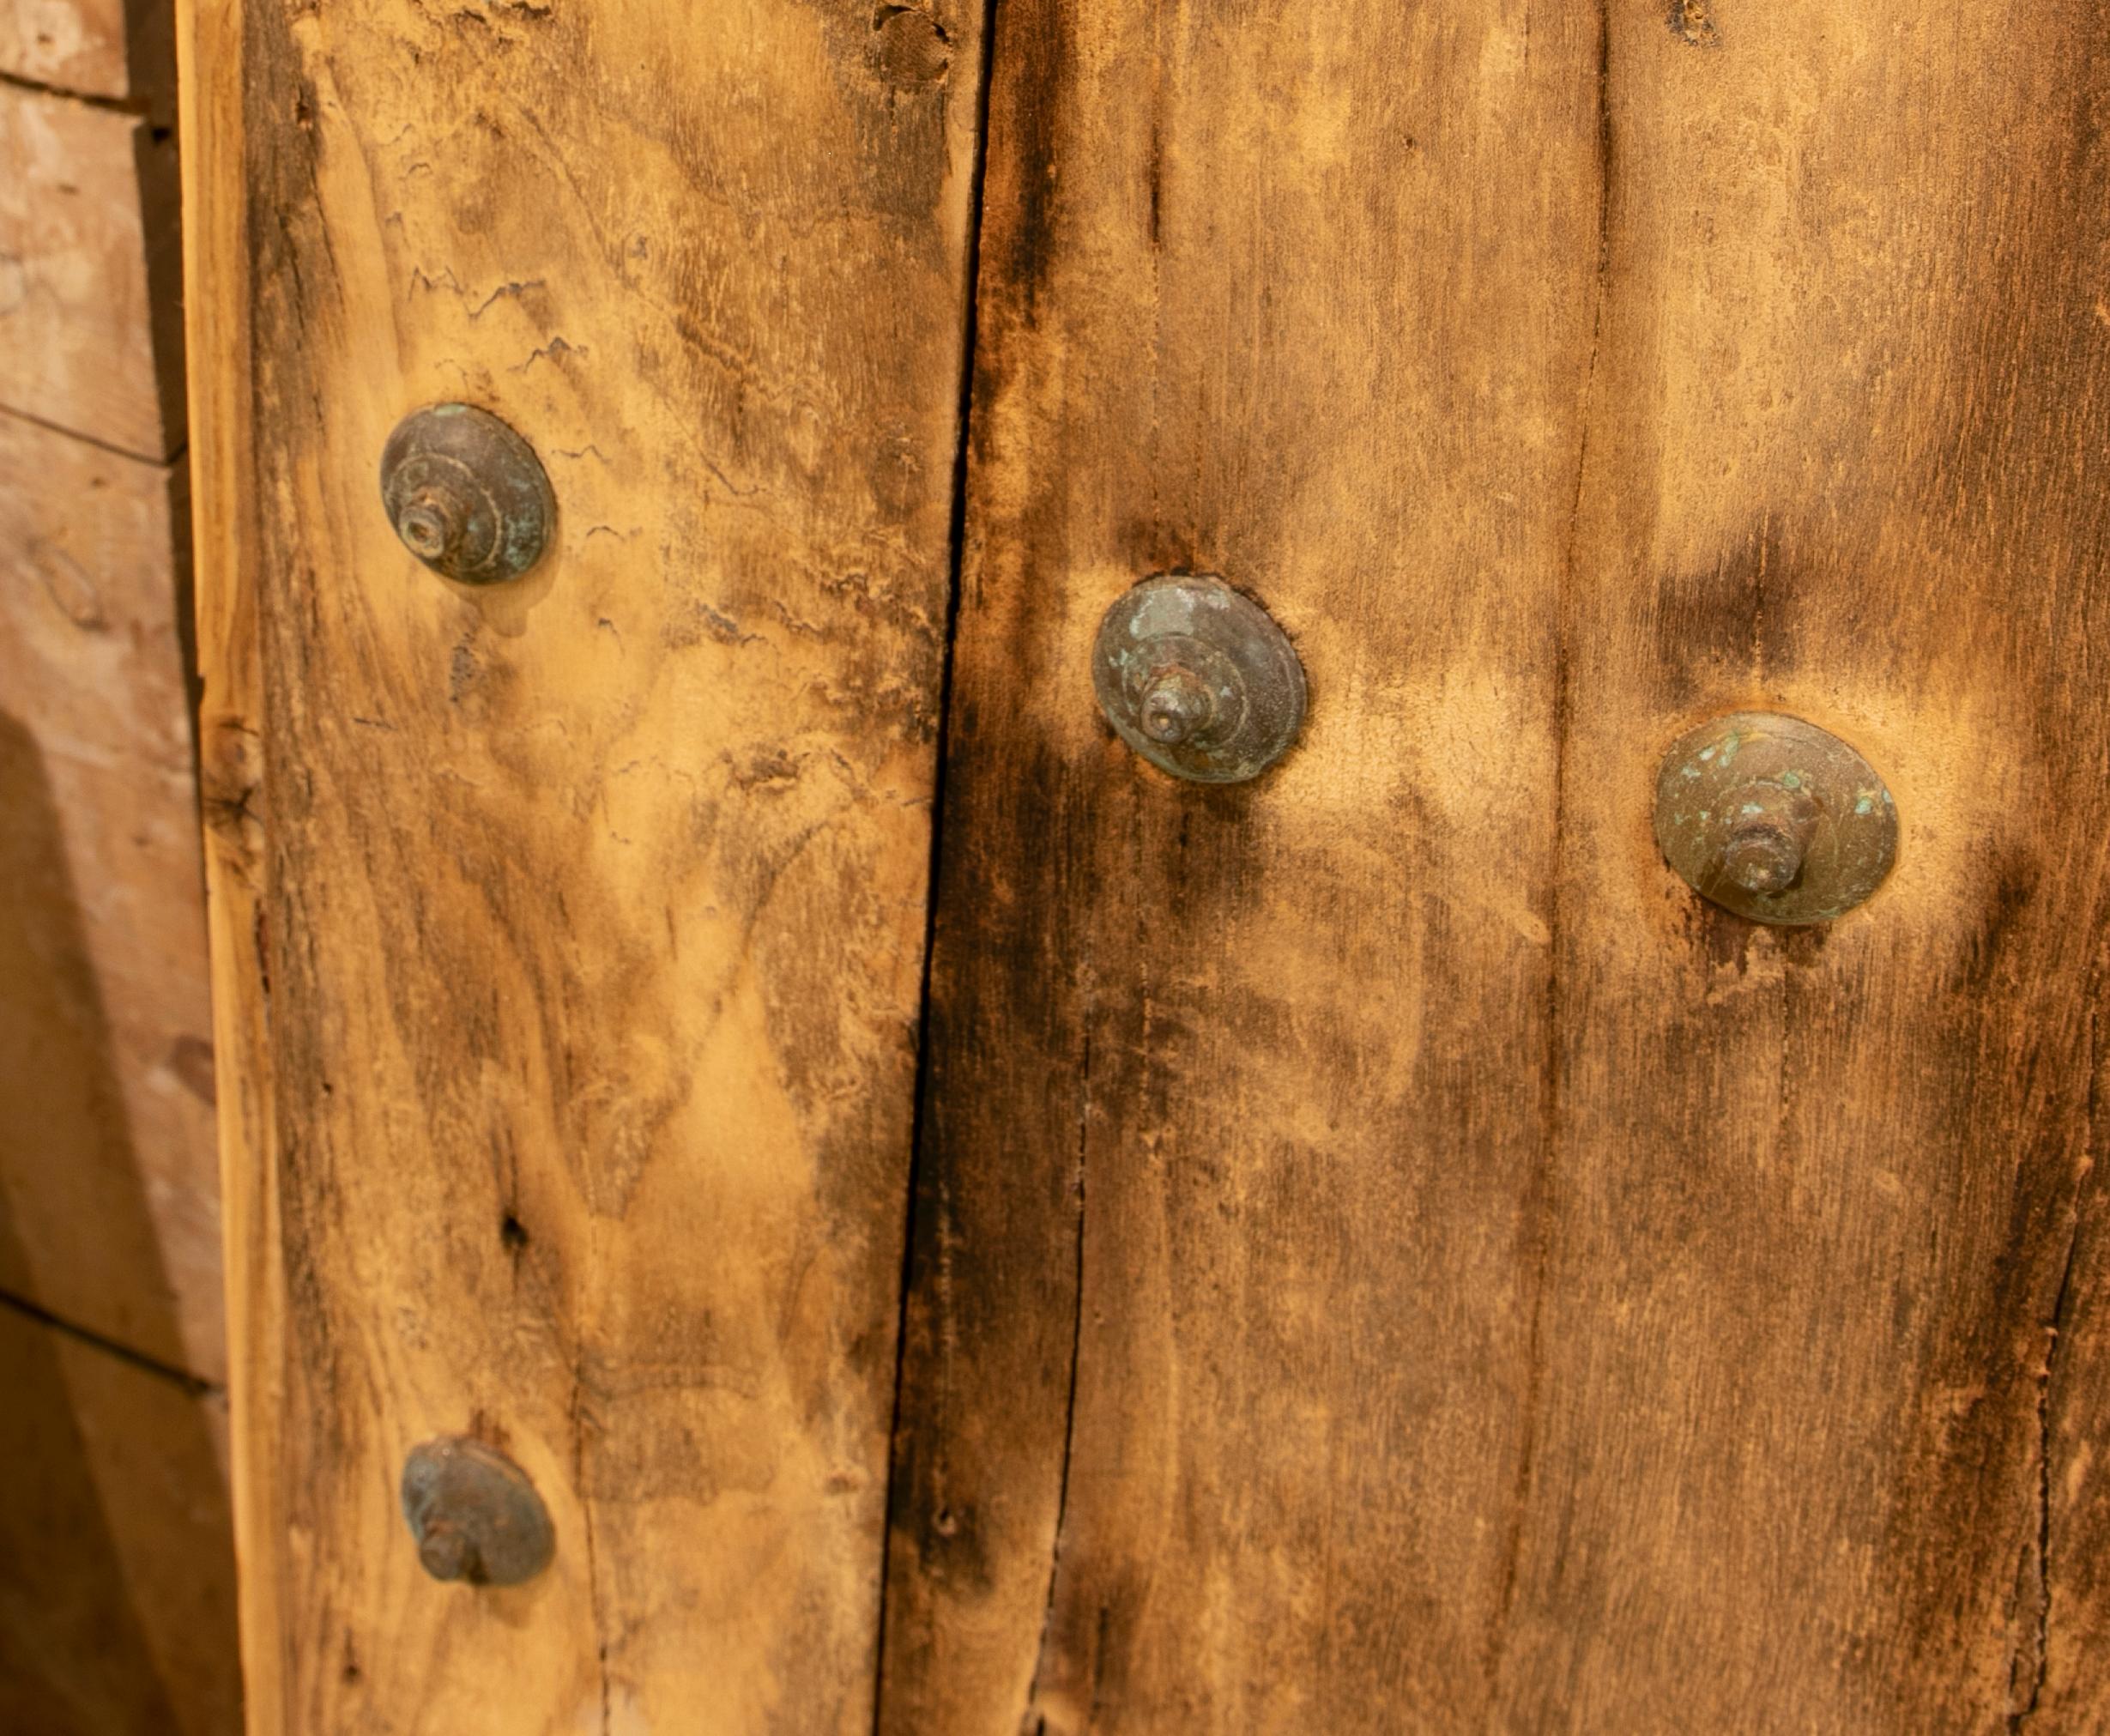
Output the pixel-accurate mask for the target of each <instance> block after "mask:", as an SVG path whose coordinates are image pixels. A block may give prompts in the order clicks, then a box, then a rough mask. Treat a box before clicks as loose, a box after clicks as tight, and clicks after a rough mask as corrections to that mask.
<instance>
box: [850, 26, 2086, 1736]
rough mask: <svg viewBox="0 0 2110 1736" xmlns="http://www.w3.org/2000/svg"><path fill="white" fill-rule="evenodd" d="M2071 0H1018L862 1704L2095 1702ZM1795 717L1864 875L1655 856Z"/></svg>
mask: <svg viewBox="0 0 2110 1736" xmlns="http://www.w3.org/2000/svg"><path fill="white" fill-rule="evenodd" d="M2100 35H2101V12H2100V9H2099V8H2097V7H2095V6H2094V5H2093V4H2090V3H2085V0H2059V3H2053V4H2051V5H2043V4H2023V3H2020V0H2014V3H2008V0H1998V3H1994V4H1992V5H1965V4H1962V3H1956V4H1944V5H1941V6H1938V7H1935V8H1932V9H1923V10H1922V11H1921V12H1920V13H1919V14H1916V15H1914V14H1908V13H1903V12H1900V11H1899V10H1897V9H1889V10H1887V11H1883V10H1879V11H1872V12H1854V11H1852V10H1850V9H1847V10H1842V9H1840V8H1838V7H1836V6H1833V5H1826V4H1819V3H1816V0H1793V3H1788V4H1781V5H1761V4H1758V3H1756V0H1712V3H1709V4H1708V5H1707V6H1705V7H1701V6H1698V5H1683V6H1678V7H1675V8H1670V9H1666V7H1665V6H1664V5H1663V4H1662V3H1660V0H1611V3H1608V4H1606V5H1605V6H1604V7H1602V8H1573V9H1564V10H1563V9H1548V8H1545V7H1537V8H1533V7H1530V6H1527V5H1525V4H1522V3H1517V4H1504V3H1497V0H1490V3H1488V4H1484V5H1476V6H1472V7H1466V8H1448V9H1395V8H1381V7H1377V6H1374V5H1373V6H1369V7H1359V6H1357V7H1350V8H1347V9H1345V11H1344V10H1343V9H1339V8H1336V9H1330V10H1327V11H1324V12H1321V11H1320V10H1318V9H1310V8H1305V9H1291V8H1285V7H1276V6H1246V7H1236V8H1230V7H1226V8H1215V9H1188V8H1156V7H1152V6H1145V5H1138V6H1134V7H1119V8H1110V9H1109V8H1098V9H1079V8H1064V7H1058V6H1056V5H1054V4H1052V3H1046V4H1043V3H1031V0H1006V3H1005V4H1004V6H1003V7H1002V8H1001V10H1000V13H999V24H998V29H997V33H996V39H995V43H994V45H993V56H994V66H995V85H994V92H995V94H994V99H993V104H992V116H993V118H992V134H991V145H990V163H991V169H990V179H989V201H988V209H989V216H988V228H987V239H986V242H985V246H984V251H983V272H982V303H981V315H982V328H981V330H982V348H981V351H980V354H979V355H978V358H977V366H978V384H977V392H976V402H975V406H974V425H973V438H972V445H973V451H974V455H975V468H974V473H973V477H972V481H971V486H970V523H969V538H970V540H969V550H968V562H967V574H966V587H965V591H964V596H963V601H962V610H961V625H960V639H959V652H958V656H959V668H958V708H957V711H956V715H955V722H954V728H953V731H952V744H951V753H952V759H951V761H950V764H949V766H948V773H947V777H948V791H949V793H950V794H949V800H948V811H947V815H946V833H945V844H944V864H943V868H942V873H941V881H940V908H939V926H938V952H937V955H936V959H935V979H934V996H935V1005H934V1025H933V1030H934V1052H933V1056H932V1067H931V1082H932V1083H931V1093H930V1097H929V1099H928V1140H927V1141H926V1144H925V1146H924V1149H923V1151H922V1159H921V1169H920V1173H919V1183H918V1189H917V1201H916V1228H915V1234H914V1238H913V1244H912V1271H911V1306H910V1336H909V1339H908V1342H907V1346H906V1351H907V1357H908V1363H907V1366H906V1369H905V1371H904V1406H903V1421H902V1427H901V1431H900V1437H899V1449H898V1465H897V1473H896V1474H897V1490H896V1497H895V1515H896V1516H895V1524H894V1527H893V1529H892V1555H891V1558H890V1566H889V1591H890V1604H889V1624H888V1629H887V1646H886V1663H885V1669H886V1674H885V1689H884V1702H883V1708H884V1714H883V1719H882V1722H883V1725H884V1727H886V1728H887V1729H889V1730H892V1731H899V1732H904V1733H905V1732H910V1731H913V1732H916V1733H919V1736H947V1733H952V1732H964V1731H974V1732H984V1731H986V1732H992V1733H1002V1736H1011V1733H1013V1732H1015V1731H1018V1730H1019V1729H1021V1728H1024V1729H1026V1730H1030V1731H1042V1732H1046V1733H1055V1732H1078V1731H1083V1730H1086V1729H1089V1730H1091V1731H1094V1732H1112V1731H1165V1730H1175V1729H1176V1730H1182V1731H1192V1730H1220V1731H1225V1732H1230V1731H1236V1732H1241V1733H1243V1732H1253V1731H1262V1730H1281V1731H1297V1732H1303V1731H1309V1730H1371V1731H1376V1730H1383V1731H1388V1732H1391V1731H1402V1730H1430V1731H1450V1730H1457V1729H1463V1728H1481V1727H1488V1728H1497V1729H1515V1730H1545V1729H1587V1730H1603V1731H1620V1732H1641V1731H1666V1732H1668V1731H1690V1730H1709V1731H1749V1732H1754V1733H1756V1732H1777V1731H1782V1730H1797V1731H1805V1730H1806V1731H1838V1732H1842V1733H1843V1732H1854V1733H1866V1732H1896V1733H1907V1732H1911V1733H1920V1732H1930V1731H1980V1730H1998V1729H2006V1728H2010V1727H2042V1728H2047V1729H2075V1730H2079V1729H2095V1728H2100V1727H2105V1726H2106V1724H2110V1674H2106V1672H2104V1671H2103V1669H2102V1668H2101V1648H2102V1645H2103V1643H2104V1641H2105V1639H2106V1637H2107V1636H2106V1631H2105V1630H2106V1628H2107V1627H2110V1578H2107V1577H2106V1575H2105V1572H2104V1570H2103V1569H2102V1567H2101V1559H2102V1556H2103V1548H2102V1534H2103V1533H2102V1525H2103V1523H2104V1522H2105V1500H2104V1497H2103V1495H2102V1493H2101V1491H2100V1489H2099V1488H2098V1487H2097V1486H2096V1485H2097V1484H2098V1482H2099V1480H2100V1470H2099V1461H2100V1456H2101V1455H2100V1450H2099V1447H2098V1444H2097V1443H2098V1442H2099V1440H2100V1437H2101V1427H2102V1425H2103V1423H2104V1418H2105V1410H2104V1406H2103V1405H2102V1403H2101V1400H2100V1399H2099V1398H2098V1397H2097V1396H2096V1394H2097V1391H2098V1389H2099V1388H2101V1384H2102V1382H2101V1375H2100V1370H2099V1368H2098V1364H2099V1363H2100V1361H2101V1354H2100V1352H2098V1350H2097V1349H2096V1340H2095V1334H2098V1333H2099V1332H2100V1328H2101V1323H2102V1322H2103V1320H2104V1318H2105V1315H2104V1305H2105V1302H2106V1298H2110V1267H2106V1264H2105V1244H2104V1242H2103V1239H2102V1229H2101V1221H2100V1212H2101V1207H2100V1205H2099V1203H2098V1201H2097V1198H2096V1194H2095V1189H2093V1187H2092V1186H2091V1185H2090V1183H2089V1175H2090V1169H2091V1164H2092V1163H2093V1152H2094V1149H2095V1146H2094V1140H2093V1134H2092V1129H2091V1126H2090V1121H2091V1116H2098V1115H2099V1114H2100V1111H2099V1110H2096V1109H2095V1104H2097V1103H2098V1102H2099V1101H2100V1098H2099V1094H2098V1092H2097V1090H2096V1081H2098V1080H2101V1078H2102V1077H2103V1064H2102V1059H2101V1042H2100V1038H2099V1034H2098V1031H2097V1013H2096V1011H2095V1006H2096V1001H2095V993H2096V977H2097V975H2098V971H2099V965H2100V961H2101V956H2102V940H2101V936H2102V934H2103V932H2104V922H2103V919H2104V914H2105V913H2104V910H2103V908H2102V895H2103V873H2104V866H2105V856H2106V850H2105V846H2104V843H2103V840H2104V838H2106V837H2107V836H2110V813H2106V811H2105V810H2106V808H2107V807H2110V781H2107V780H2106V771H2110V752H2107V751H2106V750H2107V748H2110V742H2107V741H2106V739H2105V737H2106V731H2107V729H2110V725H2107V724H2106V721H2105V712H2104V708H2103V706H2102V703H2101V670H2102V668H2103V665H2104V661H2105V652H2106V646H2105V645H2104V644H2103V636H2104V634H2105V632H2106V631H2110V628H2107V627H2106V624H2105V620H2104V610H2103V577H2102V574H2103V561H2104V557H2105V520H2104V510H2105V509H2104V505H2103V502H2104V500H2105V498H2106V497H2105V494H2104V491H2103V490H2102V488H2101V486H2100V478H2099V476H2098V474H2097V473H2098V471H2099V470H2100V469H2101V455H2102V452H2103V451H2104V449H2105V445H2106V440H2105V436H2106V432H2110V429H2107V428H2106V415H2105V408H2104V407H2105V397H2104V393H2103V384H2104V378H2105V368H2106V361H2105V352H2104V342H2105V339H2104V332H2105V329H2106V326H2110V312H2106V311H2105V306H2104V298H2103V292H2102V289H2101V284H2100V282H2099V281H2098V280H2099V278H2100V275H2101V271H2100V268H2101V260H2102V258H2103V257H2104V252H2105V249H2104V239H2105V236H2104V229H2105V218H2104V215H2103V213H2104V210H2105V209H2106V208H2105V201H2104V197H2103V196H2104V191H2105V188H2104V184H2103V182H2104V162H2103V156H2102V150H2101V144H2100V142H2099V136H2098V123H2099V119H2100V112H2101V109H2102V106H2103V104H2104V100H2105V94H2104V78H2103V73H2102V70H2101V57H2100V52H2099V39H2100ZM1176 566H1193V567H1194V568H1197V569H1200V570H1204V571H1212V572H1222V573H1224V574H1225V575H1226V576H1228V577H1230V578H1232V579H1233V580H1234V582H1236V583H1239V584H1242V585H1244V586H1246V587H1248V589H1250V590H1252V592H1253V593H1254V594H1255V596H1258V597H1260V598H1261V600H1262V601H1264V602H1267V604H1268V606H1269V607H1270V608H1272V609H1273V610H1274V611H1275V613H1276V614H1277V615H1278V617H1279V619H1280V620H1282V621H1283V622H1284V624H1285V626H1287V627H1288V628H1289V630H1290V631H1291V632H1292V634H1294V635H1295V636H1296V637H1297V640H1298V642H1299V644H1300V645H1301V646H1302V648H1303V652H1304V656H1305V661H1306V666H1307V668H1308V670H1309V675H1310V679H1311V683H1312V691H1313V709H1312V715H1311V721H1310V724H1309V736H1308V739H1307V742H1306V745H1305V746H1304V747H1303V749H1302V750H1301V751H1300V752H1299V753H1297V755H1295V756H1293V757H1292V758H1291V759H1290V760H1289V761H1287V762H1285V765H1283V766H1282V767H1281V768H1280V769H1279V771H1278V772H1277V773H1275V774H1274V775H1273V776H1272V777H1270V778H1269V779H1268V780H1267V781H1266V782H1264V783H1261V784H1258V785H1256V786H1254V787H1253V788H1251V789H1248V790H1245V791H1241V792H1230V793H1220V792H1219V793H1212V792H1205V791H1201V790H1199V789H1182V788H1180V787H1178V786H1176V785H1174V784H1171V783H1167V782H1165V781H1164V780H1162V779H1160V778H1158V777H1155V776H1154V775H1152V774H1151V773H1149V772H1147V771H1144V770H1142V769H1141V768H1140V767H1139V766H1137V765H1135V764H1134V762H1133V761H1132V760H1131V759H1128V756H1127V755H1126V753H1124V751H1123V750H1122V749H1121V748H1120V747H1118V746H1117V745H1116V744H1115V743H1114V742H1113V741H1111V740H1110V739H1109V736H1108V735H1107V734H1106V733H1105V732H1104V731H1103V729H1100V728H1099V727H1098V725H1097V723H1096V722H1095V720H1094V719H1093V717H1092V715H1091V699H1090V694H1089V691H1088V687H1087V685H1086V674H1085V671H1086V651H1087V646H1088V643H1089V635H1090V632H1091V627H1092V625H1093V624H1094V622H1095V621H1096V619H1097V614H1098V612H1099V610H1100V609H1101V608H1103V606H1104V604H1105V603H1106V602H1109V601H1110V600H1111V598H1112V597H1113V596H1115V595H1116V594H1118V592H1119V590H1121V588H1122V586H1123V585H1124V584H1127V583H1128V582H1129V580H1130V579H1131V578H1134V577H1136V576H1140V574H1141V573H1143V572H1149V571H1152V570H1154V569H1159V568H1165V567H1176ZM1748 705H1774V706H1779V707H1782V708H1785V709H1788V710H1792V711H1797V712H1799V713H1801V714H1803V715H1805V716H1808V717H1811V718H1812V719H1814V720H1815V721H1817V722H1819V723H1823V724H1825V725H1827V726H1828V727H1830V728H1832V729H1835V730H1837V731H1839V732H1840V733H1841V734H1843V735H1846V736H1847V737H1848V739H1850V740H1852V741H1854V742H1855V743H1856V744H1857V745H1858V746H1859V747H1861V748H1863V749H1864V750H1865V752H1866V753H1868V754H1869V755H1870V757H1871V759H1873V760H1874V761H1875V763H1876V764H1877V765H1878V766H1879V767H1880V768H1881V769H1882V770H1883V772H1884V773H1885V775H1886V776H1887V777H1889V779H1890V781H1891V784H1892V787H1893V789H1895V792H1896V795H1897V800H1898V801H1899V803H1900V805H1901V810H1902V814H1903V820H1904V850H1903V857H1902V861H1901V866H1900V868H1899V869H1898V872H1897V874H1896V876H1895V880H1894V881H1893V883H1892V884H1891V885H1890V886H1889V887H1888V888H1887V889H1886V890H1885V891H1884V892H1882V893H1881V894H1880V895H1878V897H1877V898H1876V899H1875V900H1874V901H1873V902H1872V903H1871V904H1869V905H1867V906H1866V907H1865V908H1864V909H1863V910H1861V911H1859V912H1858V913H1856V914H1855V915H1854V916H1852V917H1851V918H1850V919H1849V920H1847V921H1846V922H1841V924H1839V925H1838V926H1837V928H1835V930H1832V931H1829V932H1825V933H1817V934H1805V935H1781V934H1778V933H1773V932H1768V931H1763V930H1760V929H1757V928H1749V927H1745V926H1744V925H1742V924H1740V923H1738V922H1736V921H1734V920H1733V919H1732V918H1729V917H1726V916H1721V915H1718V914H1715V913H1713V912H1710V911H1709V910H1707V909H1706V908H1704V907H1703V906H1702V905H1700V904H1697V903H1696V901H1695V900H1694V898H1693V896H1692V894H1691V893H1690V892H1689V891H1688V890H1687V889H1686V888H1685V887H1684V886H1683V885H1682V883H1680V882H1679V881H1678V880H1676V879H1675V877H1674V876H1672V874H1670V872H1669V871H1668V870H1667V869H1666V868H1665V867H1664V866H1663V864H1662V863H1661V862H1660V858H1659V857H1658V856H1657V854H1656V852H1655V849H1654V844H1653V841H1652V838H1651V830H1650V808H1651V801H1652V797H1653V790H1654V777H1655V771H1656V766H1657V760H1658V756H1659V755H1660V753H1661V752H1662V750H1663V748H1664V747H1665V746H1666V745H1667V744H1668V743H1669V742H1670V741H1672V740H1674V739H1675V738H1676V737H1677V735H1678V734H1679V733H1680V732H1681V731H1682V730H1683V729H1685V728H1686V727H1688V726H1689V725H1690V724H1692V723H1696V722H1698V721H1701V720H1702V719H1704V718H1705V717H1708V716H1709V715H1711V714H1712V713H1713V712H1714V711H1726V710H1730V709H1733V708H1737V707H1740V706H1748ZM2010 1721H2014V1722H2013V1723H2010Z"/></svg>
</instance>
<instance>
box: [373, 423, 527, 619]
mask: <svg viewBox="0 0 2110 1736" xmlns="http://www.w3.org/2000/svg"><path fill="white" fill-rule="evenodd" d="M381 499H382V504H383V505H384V506H385V507H386V508H387V510H388V515H389V520H390V523H392V524H394V525H395V527H396V535H397V536H399V537H400V538H402V542H403V546H404V547H407V548H408V549H409V550H410V552H411V553H413V554H414V555H416V556H417V557H418V559H419V560H421V561H423V562H424V563H425V564H426V566H429V567H431V568H432V571H433V572H437V573H438V574H440V575H441V576H442V577H444V578H450V579H452V580H454V581H455V582H456V584H478V585H481V584H505V583H506V582H508V581H509V580H511V579H516V578H520V577H521V576H522V575H523V574H524V573H526V572H529V570H530V569H531V568H533V567H534V566H535V564H536V563H537V562H538V561H540V560H541V558H542V556H543V554H544V553H545V552H546V551H547V548H548V547H549V542H550V538H551V535H552V533H553V529H554V528H555V525H556V520H557V501H556V497H555V495H554V494H553V493H552V492H551V489H550V486H549V477H548V475H547V473H545V472H544V470H543V469H542V464H541V460H540V459H539V458H537V457H535V449H534V448H533V447H532V446H530V445H529V444H528V443H527V442H526V441H525V440H523V439H522V438H521V437H520V436H519V435H518V434H517V433H516V432H514V431H513V430H512V429H511V428H510V427H508V426H506V425H505V423H504V422H502V421H500V420H499V418H498V417H496V416H494V415H493V414H491V413H490V412H489V411H488V410H481V409H478V408H476V407H475V405H473V404H451V403H450V404H430V405H427V406H426V408H423V409H421V410H415V411H413V412H412V413H411V414H409V415H408V416H406V417H404V418H403V420H402V421H401V422H400V423H398V424H397V425H396V431H395V432H393V433H392V434H390V436H389V440H388V445H387V446H386V447H385V448H384V450H383V451H382V454H381Z"/></svg>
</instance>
